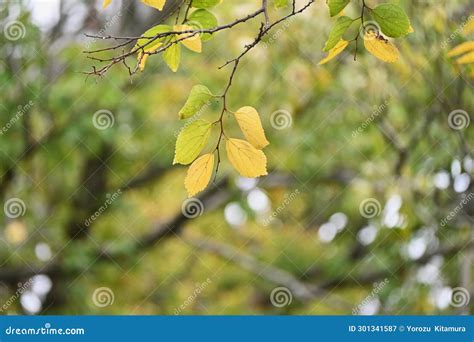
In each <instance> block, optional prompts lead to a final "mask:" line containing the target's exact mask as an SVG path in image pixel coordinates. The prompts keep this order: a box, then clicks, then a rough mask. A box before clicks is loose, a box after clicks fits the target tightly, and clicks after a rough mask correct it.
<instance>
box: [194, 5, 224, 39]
mask: <svg viewBox="0 0 474 342" xmlns="http://www.w3.org/2000/svg"><path fill="white" fill-rule="evenodd" d="M186 24H187V25H190V26H192V27H194V28H196V29H201V30H202V29H210V28H213V27H216V26H217V25H218V22H217V18H216V17H215V16H214V14H212V13H211V12H209V11H208V10H205V9H198V10H196V11H194V12H193V13H191V15H190V16H189V18H188V21H187V22H186ZM211 37H212V35H211V34H209V33H204V34H203V35H202V36H201V40H203V41H206V40H209V39H211Z"/></svg>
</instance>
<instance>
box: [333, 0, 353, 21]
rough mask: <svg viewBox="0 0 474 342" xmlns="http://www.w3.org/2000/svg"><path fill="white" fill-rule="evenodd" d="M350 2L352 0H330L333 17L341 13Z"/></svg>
mask: <svg viewBox="0 0 474 342" xmlns="http://www.w3.org/2000/svg"><path fill="white" fill-rule="evenodd" d="M349 2H350V0H328V6H329V13H330V15H331V17H334V16H335V15H337V14H339V13H340V12H341V11H342V10H343V9H344V8H345V7H346V6H347V4H348V3H349Z"/></svg>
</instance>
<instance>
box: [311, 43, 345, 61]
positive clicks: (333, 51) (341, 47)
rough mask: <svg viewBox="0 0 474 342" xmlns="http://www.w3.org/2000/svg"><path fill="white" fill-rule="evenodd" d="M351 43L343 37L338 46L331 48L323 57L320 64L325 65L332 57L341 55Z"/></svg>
mask: <svg viewBox="0 0 474 342" xmlns="http://www.w3.org/2000/svg"><path fill="white" fill-rule="evenodd" d="M347 45H349V42H348V41H347V40H344V39H341V40H340V41H339V42H338V43H337V44H336V46H334V47H333V48H332V49H331V50H329V52H328V55H327V56H326V57H325V58H324V59H322V60H321V61H320V62H319V63H318V65H323V64H326V63H327V62H329V61H330V60H331V59H333V58H334V57H336V56H337V55H339V54H340V53H341V52H342V51H344V49H345V48H346V47H347Z"/></svg>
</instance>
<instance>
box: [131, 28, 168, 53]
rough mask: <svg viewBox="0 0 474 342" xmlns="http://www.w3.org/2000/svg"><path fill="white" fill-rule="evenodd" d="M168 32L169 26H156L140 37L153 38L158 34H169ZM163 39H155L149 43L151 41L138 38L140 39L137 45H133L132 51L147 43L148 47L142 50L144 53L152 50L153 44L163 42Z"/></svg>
mask: <svg viewBox="0 0 474 342" xmlns="http://www.w3.org/2000/svg"><path fill="white" fill-rule="evenodd" d="M170 31H171V26H169V25H156V26H153V27H152V28H151V29H148V30H146V31H145V32H143V34H142V37H154V36H156V35H158V34H160V33H165V32H170ZM163 39H164V37H163V38H159V39H155V40H153V42H151V43H149V42H150V40H151V39H149V38H140V39H138V40H137V43H136V44H135V46H134V47H133V49H136V48H139V47H143V46H145V45H146V44H147V43H149V44H148V45H146V46H145V48H144V50H145V51H148V50H153V47H154V45H155V43H158V42H163Z"/></svg>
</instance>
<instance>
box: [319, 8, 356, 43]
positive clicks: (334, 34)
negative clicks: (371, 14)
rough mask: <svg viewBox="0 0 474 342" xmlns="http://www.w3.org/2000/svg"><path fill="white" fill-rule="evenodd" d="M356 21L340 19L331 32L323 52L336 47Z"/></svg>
mask: <svg viewBox="0 0 474 342" xmlns="http://www.w3.org/2000/svg"><path fill="white" fill-rule="evenodd" d="M353 21H354V20H352V19H351V18H349V17H345V16H344V17H339V18H338V19H337V20H336V23H335V24H334V27H333V28H332V30H331V32H330V33H329V38H328V40H327V42H326V45H325V46H324V49H323V51H329V50H331V49H332V48H333V47H334V46H336V44H337V42H339V41H340V40H341V38H342V36H343V35H344V33H345V32H346V30H347V29H348V28H349V26H351V24H352V23H353Z"/></svg>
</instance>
